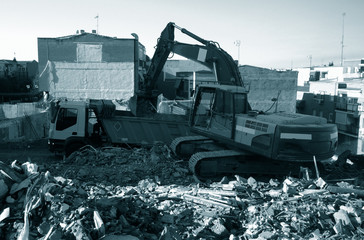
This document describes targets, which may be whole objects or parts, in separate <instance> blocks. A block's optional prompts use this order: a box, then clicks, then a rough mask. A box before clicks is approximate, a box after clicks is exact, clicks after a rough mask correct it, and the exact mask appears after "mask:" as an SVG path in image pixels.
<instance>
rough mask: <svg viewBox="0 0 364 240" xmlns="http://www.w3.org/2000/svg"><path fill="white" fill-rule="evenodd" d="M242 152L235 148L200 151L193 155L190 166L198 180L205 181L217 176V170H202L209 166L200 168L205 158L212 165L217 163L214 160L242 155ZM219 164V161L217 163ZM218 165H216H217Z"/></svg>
mask: <svg viewBox="0 0 364 240" xmlns="http://www.w3.org/2000/svg"><path fill="white" fill-rule="evenodd" d="M240 155H241V153H240V152H237V151H234V150H220V151H211V152H198V153H195V154H193V155H192V156H191V158H190V160H189V162H188V167H189V169H190V171H191V172H192V173H193V176H194V178H195V179H196V180H197V181H198V182H205V181H206V180H209V179H211V178H216V177H217V176H216V172H213V171H211V172H208V171H205V172H203V173H202V172H201V170H207V169H209V168H203V169H201V168H200V166H199V165H200V164H201V163H202V162H203V161H204V160H205V163H208V162H210V163H211V164H212V165H215V163H213V161H215V160H218V159H223V158H228V157H236V156H240ZM216 165H217V163H216ZM215 167H216V166H215Z"/></svg>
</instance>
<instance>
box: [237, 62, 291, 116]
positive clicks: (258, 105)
mask: <svg viewBox="0 0 364 240" xmlns="http://www.w3.org/2000/svg"><path fill="white" fill-rule="evenodd" d="M239 70H240V73H241V76H242V78H243V81H244V83H245V84H247V85H249V88H250V90H249V94H248V100H249V102H250V105H251V107H252V108H253V109H254V110H260V111H267V110H268V109H269V108H270V107H271V106H272V104H273V101H272V99H273V98H277V96H278V94H279V97H278V106H277V111H284V112H290V113H294V112H296V96H297V75H298V72H296V71H276V70H270V69H266V68H259V67H253V66H248V65H244V66H240V67H239ZM273 111H275V106H273V108H271V110H270V111H269V112H273Z"/></svg>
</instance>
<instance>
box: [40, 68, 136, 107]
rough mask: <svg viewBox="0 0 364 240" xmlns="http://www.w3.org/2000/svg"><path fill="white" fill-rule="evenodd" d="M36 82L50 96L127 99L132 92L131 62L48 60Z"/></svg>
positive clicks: (132, 75) (132, 73)
mask: <svg viewBox="0 0 364 240" xmlns="http://www.w3.org/2000/svg"><path fill="white" fill-rule="evenodd" d="M40 81H43V82H47V83H48V87H47V88H48V89H49V94H50V95H51V96H52V97H54V98H68V99H86V98H93V99H110V100H112V99H118V100H121V99H123V100H127V99H129V98H130V97H131V96H133V94H134V62H120V63H116V62H114V63H66V62H48V64H47V67H46V68H45V69H44V71H43V73H42V74H41V76H40Z"/></svg>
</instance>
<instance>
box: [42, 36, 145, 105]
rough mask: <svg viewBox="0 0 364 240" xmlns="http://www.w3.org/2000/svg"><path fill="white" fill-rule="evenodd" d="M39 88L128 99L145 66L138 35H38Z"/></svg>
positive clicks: (76, 95)
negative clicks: (128, 37) (129, 36)
mask: <svg viewBox="0 0 364 240" xmlns="http://www.w3.org/2000/svg"><path fill="white" fill-rule="evenodd" d="M38 60H39V72H40V78H39V89H40V90H41V91H45V92H48V93H49V95H50V96H51V97H53V98H68V99H87V98H93V99H118V100H122V99H126V100H127V99H129V98H130V97H131V96H132V95H133V94H134V82H135V81H134V79H136V78H137V77H138V76H139V71H142V69H143V68H145V61H146V54H145V47H144V46H143V45H142V44H140V43H139V41H138V38H137V36H136V37H135V38H131V39H121V38H113V37H107V36H102V35H98V34H96V33H86V32H83V31H81V33H80V34H76V35H71V36H66V37H58V38H38Z"/></svg>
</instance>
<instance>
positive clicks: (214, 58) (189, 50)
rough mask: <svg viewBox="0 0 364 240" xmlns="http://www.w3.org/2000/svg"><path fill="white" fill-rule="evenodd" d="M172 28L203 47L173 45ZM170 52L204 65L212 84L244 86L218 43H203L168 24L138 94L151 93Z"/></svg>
mask: <svg viewBox="0 0 364 240" xmlns="http://www.w3.org/2000/svg"><path fill="white" fill-rule="evenodd" d="M175 28H177V29H178V30H180V31H181V32H182V33H184V34H186V35H188V36H189V37H191V38H193V39H195V40H196V41H198V42H200V43H202V44H203V45H193V44H187V43H180V42H177V41H174V30H175ZM171 52H172V53H175V54H178V55H180V56H183V57H185V58H187V59H190V60H193V61H196V62H199V63H201V64H203V65H205V66H206V67H208V68H209V69H211V70H212V71H213V72H214V74H215V77H216V81H217V82H218V83H219V84H221V85H236V86H244V84H243V81H242V78H241V76H240V72H239V69H238V66H237V64H236V63H235V61H234V60H233V58H232V57H231V56H230V55H229V54H228V53H227V52H225V51H224V50H223V49H221V48H220V46H219V45H218V43H216V42H213V41H207V40H204V39H202V38H200V37H199V36H197V35H195V34H193V33H191V32H190V31H188V30H186V29H184V28H181V27H179V26H177V25H176V24H174V23H172V22H170V23H168V24H167V26H166V27H165V29H164V30H163V31H162V33H161V36H160V38H159V40H158V43H157V47H156V50H155V53H154V56H153V58H152V60H151V65H150V67H149V69H148V71H147V73H146V74H145V76H144V81H142V85H141V86H140V90H142V91H143V92H145V93H148V92H149V93H151V92H152V91H153V90H154V89H155V85H156V82H157V80H158V77H159V75H160V73H161V71H162V69H163V67H164V65H165V63H166V61H167V59H168V56H169V55H170V53H171Z"/></svg>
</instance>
